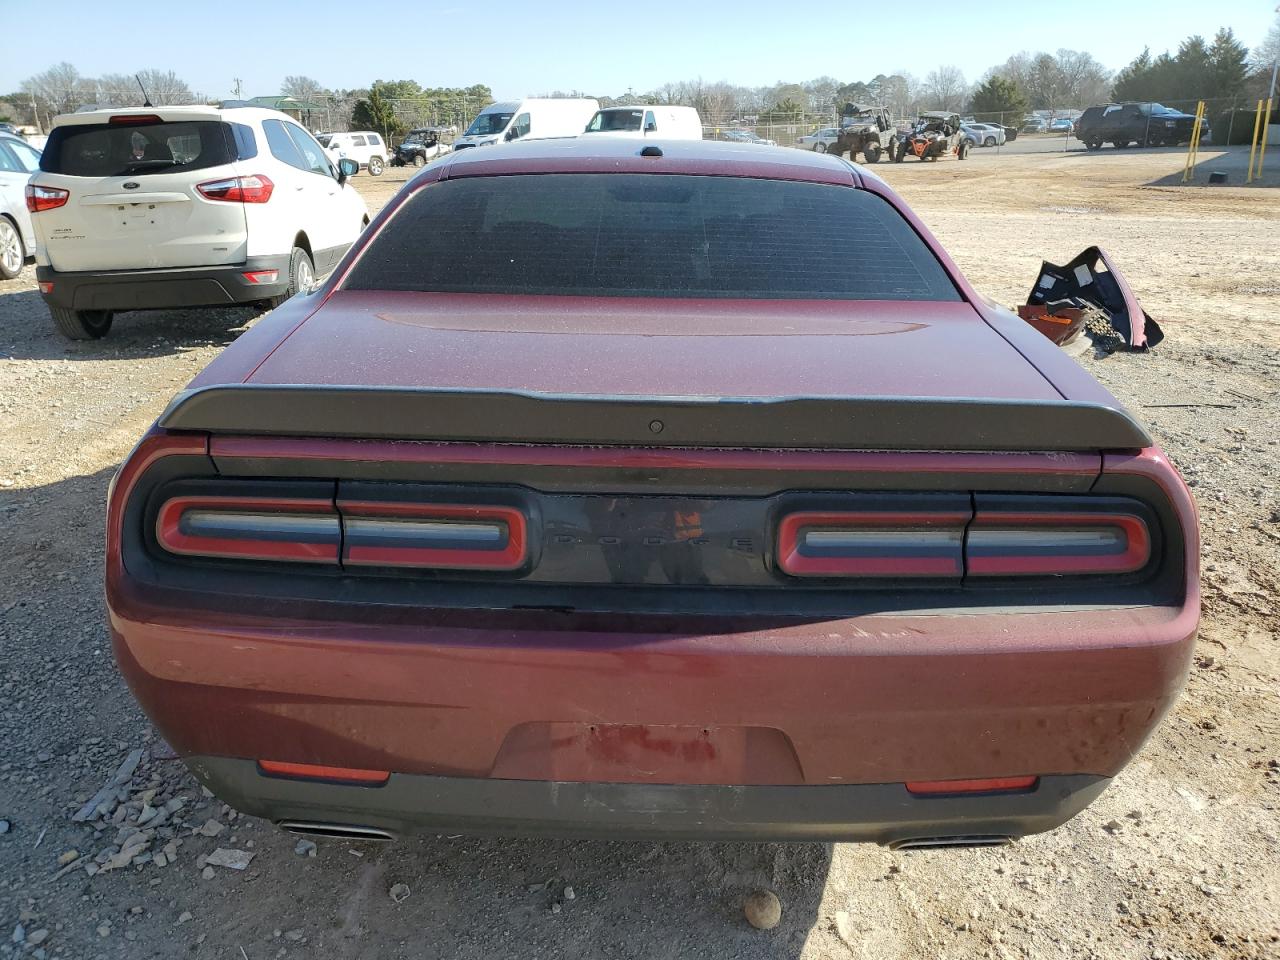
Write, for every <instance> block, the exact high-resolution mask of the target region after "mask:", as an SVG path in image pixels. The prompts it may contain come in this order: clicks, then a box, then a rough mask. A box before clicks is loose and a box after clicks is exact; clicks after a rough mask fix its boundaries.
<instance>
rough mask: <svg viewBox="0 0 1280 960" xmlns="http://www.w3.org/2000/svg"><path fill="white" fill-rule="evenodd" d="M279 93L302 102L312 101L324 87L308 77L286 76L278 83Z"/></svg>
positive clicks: (319, 94)
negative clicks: (282, 81)
mask: <svg viewBox="0 0 1280 960" xmlns="http://www.w3.org/2000/svg"><path fill="white" fill-rule="evenodd" d="M280 93H281V94H283V95H284V96H286V97H293V99H295V100H301V101H302V102H303V103H314V102H315V101H316V98H317V97H319V96H321V95H322V94H323V93H324V88H323V87H322V86H320V84H319V83H318V82H316V81H315V80H312V79H311V78H310V77H302V76H288V77H285V78H284V83H282V84H280Z"/></svg>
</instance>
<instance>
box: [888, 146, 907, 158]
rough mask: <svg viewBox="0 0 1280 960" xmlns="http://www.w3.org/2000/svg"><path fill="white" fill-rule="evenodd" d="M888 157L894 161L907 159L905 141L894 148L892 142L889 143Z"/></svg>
mask: <svg viewBox="0 0 1280 960" xmlns="http://www.w3.org/2000/svg"><path fill="white" fill-rule="evenodd" d="M889 159H890V160H892V161H893V162H894V163H901V162H902V161H903V160H905V159H907V145H906V144H905V143H900V144H898V148H897V149H896V150H895V149H894V147H893V144H889Z"/></svg>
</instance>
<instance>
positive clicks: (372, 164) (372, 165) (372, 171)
mask: <svg viewBox="0 0 1280 960" xmlns="http://www.w3.org/2000/svg"><path fill="white" fill-rule="evenodd" d="M369 176H371V177H380V176H382V158H381V157H370V158H369Z"/></svg>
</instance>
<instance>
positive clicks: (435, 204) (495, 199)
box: [344, 174, 960, 300]
mask: <svg viewBox="0 0 1280 960" xmlns="http://www.w3.org/2000/svg"><path fill="white" fill-rule="evenodd" d="M344 288H345V289H348V290H413V291H437V292H451V293H513V294H560V295H582V296H644V297H744V298H749V299H797V298H812V299H834V300H958V299H960V298H959V295H958V294H957V293H956V290H955V287H954V286H953V285H952V283H951V281H950V280H949V279H948V277H947V275H946V272H945V271H944V270H943V269H942V265H941V264H940V263H938V260H937V258H935V257H934V256H933V254H932V253H931V252H930V251H929V248H928V247H927V246H925V244H924V242H923V241H922V240H921V239H920V238H919V237H918V236H917V235H916V233H915V232H914V231H913V230H912V229H911V226H910V225H909V224H908V223H907V222H906V221H905V220H903V219H902V217H901V216H900V215H899V214H898V213H897V212H896V211H895V210H894V209H893V208H892V207H891V206H890V205H889V204H888V203H886V202H885V201H884V200H881V199H880V198H879V197H877V196H875V195H874V194H870V193H867V192H865V191H862V190H857V189H854V188H852V187H841V186H828V185H824V184H813V183H796V182H788V181H781V180H757V179H747V178H742V177H703V176H669V175H668V176H663V175H652V174H649V175H646V174H551V175H541V176H528V175H524V176H501V177H468V178H465V179H458V180H447V181H444V182H442V183H438V184H434V185H431V186H428V187H426V188H424V189H422V190H420V191H418V193H417V194H415V195H414V196H413V197H411V198H410V199H409V200H408V201H407V203H406V204H405V207H404V208H403V209H402V210H400V211H399V212H398V213H397V214H396V215H395V217H393V218H392V220H391V221H390V222H389V223H388V224H387V225H386V227H385V228H384V229H383V230H382V231H381V232H380V233H379V235H378V236H377V237H376V238H374V240H373V241H372V243H371V244H370V246H369V249H368V250H367V251H366V252H365V253H364V255H363V256H362V257H361V258H360V260H359V262H358V263H357V264H356V266H355V268H354V269H353V270H352V272H351V275H350V276H349V278H348V280H347V282H346V283H345V284H344Z"/></svg>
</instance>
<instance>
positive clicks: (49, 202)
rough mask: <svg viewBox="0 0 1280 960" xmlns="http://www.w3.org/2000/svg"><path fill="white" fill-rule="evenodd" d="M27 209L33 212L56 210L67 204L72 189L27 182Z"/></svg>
mask: <svg viewBox="0 0 1280 960" xmlns="http://www.w3.org/2000/svg"><path fill="white" fill-rule="evenodd" d="M26 195H27V210H29V211H30V212H31V213H39V212H40V211H41V210H54V209H56V208H58V207H61V206H63V205H64V204H66V202H67V200H68V199H70V197H71V191H69V190H63V189H62V188H60V187H41V186H37V185H36V184H33V183H29V184H27V190H26Z"/></svg>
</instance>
